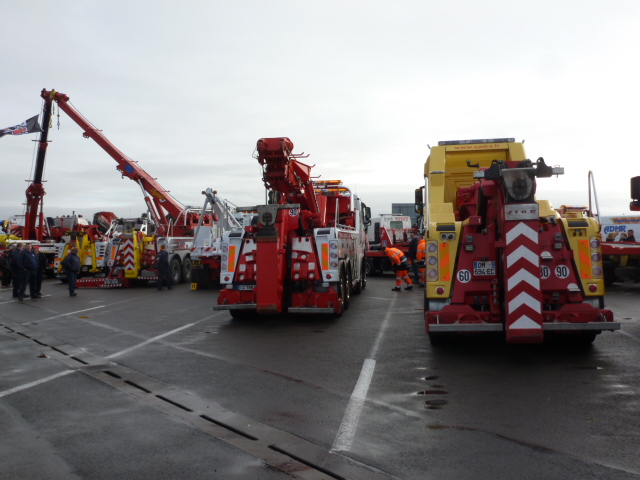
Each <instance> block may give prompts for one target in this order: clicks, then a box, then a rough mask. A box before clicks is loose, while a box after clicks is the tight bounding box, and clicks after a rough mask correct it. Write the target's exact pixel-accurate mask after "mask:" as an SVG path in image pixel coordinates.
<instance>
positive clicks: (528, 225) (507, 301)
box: [424, 138, 620, 343]
mask: <svg viewBox="0 0 640 480" xmlns="http://www.w3.org/2000/svg"><path fill="white" fill-rule="evenodd" d="M563 173H564V169H563V168H562V167H550V166H547V165H546V164H545V162H544V160H543V159H542V158H539V159H538V160H537V161H535V162H532V161H531V160H529V159H527V156H526V155H525V151H524V146H523V144H522V143H519V142H515V141H514V139H511V138H509V139H490V140H470V141H450V142H440V143H439V144H438V146H436V147H433V148H431V151H430V154H429V157H428V159H427V161H426V164H425V170H424V175H425V178H426V185H425V192H426V203H427V204H426V205H425V208H424V212H425V228H426V235H425V238H426V280H427V284H426V289H425V308H424V310H425V322H426V330H427V333H428V334H429V336H430V339H431V341H432V342H434V343H436V342H438V341H439V340H442V338H443V336H446V335H449V334H451V333H455V334H469V333H479V332H501V333H502V334H504V336H505V337H506V341H507V342H509V343H539V342H542V341H543V339H544V337H545V334H549V333H551V332H553V333H557V334H560V333H562V334H567V336H568V335H571V338H574V339H576V340H578V341H580V342H587V343H590V342H592V341H593V340H594V339H595V337H596V335H597V334H599V333H600V332H602V331H613V330H617V329H619V328H620V324H619V323H617V322H614V321H613V313H612V312H611V311H610V310H606V309H605V308H604V275H603V266H602V253H601V250H600V244H601V242H600V236H599V231H600V225H599V224H598V222H597V221H596V219H595V218H593V217H586V218H580V219H571V218H561V217H560V215H559V214H558V213H557V212H556V211H555V210H554V209H553V208H552V206H551V204H550V202H549V201H546V200H537V199H536V198H535V196H534V194H535V188H536V178H545V177H551V176H552V175H558V174H563Z"/></svg>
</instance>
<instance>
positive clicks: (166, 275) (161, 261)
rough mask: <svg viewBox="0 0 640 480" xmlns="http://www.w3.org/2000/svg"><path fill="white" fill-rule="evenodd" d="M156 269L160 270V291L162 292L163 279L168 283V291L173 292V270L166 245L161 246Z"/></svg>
mask: <svg viewBox="0 0 640 480" xmlns="http://www.w3.org/2000/svg"><path fill="white" fill-rule="evenodd" d="M156 269H157V270H158V290H162V280H163V279H165V281H166V284H167V290H171V269H170V268H169V253H168V252H167V246H166V245H160V251H159V252H158V255H156Z"/></svg>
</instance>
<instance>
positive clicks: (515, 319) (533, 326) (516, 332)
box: [505, 220, 543, 342]
mask: <svg viewBox="0 0 640 480" xmlns="http://www.w3.org/2000/svg"><path fill="white" fill-rule="evenodd" d="M537 228H538V221H537V220H534V221H513V222H505V230H506V248H505V261H506V282H507V285H506V286H507V291H506V295H505V300H506V305H505V307H506V308H505V314H506V319H505V325H506V331H507V341H508V342H541V341H542V338H543V330H542V321H543V320H542V291H541V290H540V255H539V254H538V251H539V246H538V230H537Z"/></svg>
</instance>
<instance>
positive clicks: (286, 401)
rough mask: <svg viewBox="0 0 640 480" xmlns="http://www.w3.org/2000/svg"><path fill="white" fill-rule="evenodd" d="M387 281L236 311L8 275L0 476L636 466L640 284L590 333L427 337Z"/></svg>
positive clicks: (441, 474)
mask: <svg viewBox="0 0 640 480" xmlns="http://www.w3.org/2000/svg"><path fill="white" fill-rule="evenodd" d="M392 286H393V279H392V278H391V277H389V276H385V277H373V278H369V282H368V286H367V288H366V289H365V291H364V292H363V293H362V294H361V295H356V296H354V297H352V299H351V306H350V309H349V310H348V311H347V312H345V314H344V315H343V316H342V317H340V318H333V317H332V316H312V315H289V316H285V317H263V318H260V319H258V320H241V321H237V320H232V318H231V316H230V315H229V314H228V313H227V312H214V311H213V310H212V309H211V306H212V305H213V303H214V302H215V298H216V295H217V292H216V291H211V290H210V291H191V290H189V287H188V285H178V286H177V287H176V288H174V289H173V290H171V291H162V292H158V291H156V290H155V288H153V287H152V286H151V287H141V288H130V289H80V290H78V296H77V297H73V298H71V297H69V296H68V294H67V291H66V287H65V285H63V284H61V283H58V282H57V281H54V280H49V281H46V282H45V285H44V287H43V294H44V295H45V296H44V297H43V298H41V299H38V300H25V301H24V303H22V304H21V303H19V302H17V301H15V300H14V299H12V298H11V290H10V289H2V290H1V291H0V432H1V439H2V441H1V442H0V478H2V479H13V478H16V479H18V478H19V479H36V478H37V479H41V478H47V479H75V478H81V479H122V478H126V479H150V478H153V479H205V478H206V479H213V478H219V479H232V478H233V479H236V478H237V479H280V478H305V479H316V478H317V479H320V478H346V479H352V478H353V479H377V478H380V479H387V478H401V479H456V480H458V479H474V480H478V479H496V478H518V479H590V478H598V479H601V478H606V479H638V478H640V415H639V413H640V400H639V398H640V397H639V393H640V373H639V365H640V313H639V312H640V284H633V283H624V284H619V285H614V286H613V287H611V288H610V289H609V291H608V294H607V298H606V302H607V307H608V308H611V309H612V310H613V311H614V314H615V316H616V320H618V321H620V322H621V323H622V330H621V331H619V332H614V333H612V332H605V333H603V334H602V335H600V336H599V337H598V338H597V339H596V341H595V342H594V344H593V346H591V347H588V348H576V347H568V346H567V345H564V344H555V343H554V344H544V345H504V344H503V343H502V341H501V340H500V339H495V338H475V337H474V338H471V339H463V340H461V341H458V342H453V343H451V344H448V345H442V346H438V347H432V346H431V345H430V344H429V341H428V339H427V336H426V334H425V333H424V322H423V319H422V305H423V301H422V294H423V292H424V291H423V290H420V289H416V290H414V291H413V292H406V291H402V292H400V293H395V292H392V291H391V287H392Z"/></svg>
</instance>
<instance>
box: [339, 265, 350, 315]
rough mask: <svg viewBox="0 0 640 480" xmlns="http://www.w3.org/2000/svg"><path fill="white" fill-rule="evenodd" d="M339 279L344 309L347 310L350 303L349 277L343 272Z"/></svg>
mask: <svg viewBox="0 0 640 480" xmlns="http://www.w3.org/2000/svg"><path fill="white" fill-rule="evenodd" d="M340 278H341V279H342V282H341V283H342V284H343V285H344V287H343V288H344V290H343V291H344V309H345V310H349V304H350V303H351V275H349V274H348V273H345V272H344V270H343V271H342V274H341V275H340Z"/></svg>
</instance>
